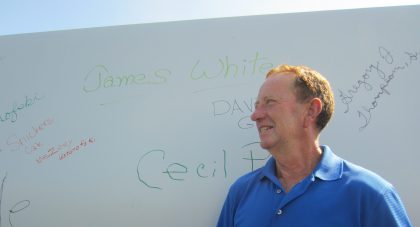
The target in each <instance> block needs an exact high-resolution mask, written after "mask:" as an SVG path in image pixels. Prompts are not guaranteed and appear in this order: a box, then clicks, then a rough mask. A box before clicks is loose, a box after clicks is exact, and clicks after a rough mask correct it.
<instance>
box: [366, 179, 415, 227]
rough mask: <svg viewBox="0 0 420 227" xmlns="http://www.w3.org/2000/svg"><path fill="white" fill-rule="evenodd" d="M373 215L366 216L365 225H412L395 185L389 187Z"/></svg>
mask: <svg viewBox="0 0 420 227" xmlns="http://www.w3.org/2000/svg"><path fill="white" fill-rule="evenodd" d="M370 213H371V215H369V216H368V217H366V224H365V225H364V226H366V227H369V226H375V227H382V226H383V227H385V226H386V227H411V226H412V225H411V223H410V220H409V218H408V215H407V212H406V210H405V208H404V205H403V203H402V201H401V198H400V197H399V195H398V193H397V192H396V191H395V189H394V188H393V187H391V188H388V189H387V190H386V191H385V192H384V194H383V196H382V198H380V199H379V201H378V203H377V205H376V206H375V208H374V209H372V210H371V211H370Z"/></svg>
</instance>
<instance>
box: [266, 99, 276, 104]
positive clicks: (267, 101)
mask: <svg viewBox="0 0 420 227" xmlns="http://www.w3.org/2000/svg"><path fill="white" fill-rule="evenodd" d="M273 102H275V101H274V99H267V100H266V101H265V103H266V104H270V103H273Z"/></svg>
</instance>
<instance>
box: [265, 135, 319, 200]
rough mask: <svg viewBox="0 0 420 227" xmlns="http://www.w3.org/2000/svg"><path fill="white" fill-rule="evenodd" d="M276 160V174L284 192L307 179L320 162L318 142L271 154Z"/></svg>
mask: <svg viewBox="0 0 420 227" xmlns="http://www.w3.org/2000/svg"><path fill="white" fill-rule="evenodd" d="M272 155H273V157H274V158H275V160H276V174H277V178H278V179H279V181H280V183H281V184H282V186H283V188H284V190H286V192H288V191H290V190H291V189H292V188H293V186H295V185H296V184H297V183H299V182H300V181H301V180H303V179H304V178H305V177H307V176H308V175H309V174H310V173H311V172H312V171H313V170H314V169H315V167H316V166H317V164H318V163H319V161H320V160H321V156H322V150H321V148H320V147H319V144H318V142H316V141H315V143H312V144H309V145H306V146H295V147H294V148H288V149H283V150H281V151H279V152H277V153H275V152H272Z"/></svg>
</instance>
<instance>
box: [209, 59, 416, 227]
mask: <svg viewBox="0 0 420 227" xmlns="http://www.w3.org/2000/svg"><path fill="white" fill-rule="evenodd" d="M333 111H334V97H333V93H332V91H331V88H330V85H329V83H328V81H327V80H326V79H325V78H324V77H322V75H320V74H319V73H318V72H316V71H314V70H312V69H310V68H308V67H305V66H290V65H281V66H278V67H276V68H274V69H272V70H271V71H270V72H269V73H268V74H267V76H266V80H265V82H264V83H263V85H262V86H261V88H260V91H259V94H258V99H257V101H256V103H255V111H254V113H253V114H252V115H251V119H252V120H253V121H255V122H256V125H257V128H258V132H259V137H260V140H261V147H262V148H264V149H266V150H268V151H269V152H270V153H271V155H272V157H271V158H270V159H269V160H268V161H267V163H266V165H265V166H264V167H262V168H260V169H258V170H256V171H253V172H251V173H248V174H246V175H244V176H242V177H240V178H239V179H238V180H237V181H236V182H235V183H234V184H233V185H232V186H231V188H230V190H229V194H228V196H227V198H226V201H225V203H224V206H223V209H222V211H221V215H220V217H219V221H218V224H217V226H218V227H233V226H235V227H265V226H291V227H300V226H305V227H307V226H310V227H312V226H313V227H329V226H331V227H346V226H349V227H350V226H351V227H355V226H371V227H381V226H387V227H393V226H404V227H405V226H411V223H410V221H409V218H408V216H407V213H406V211H405V209H404V206H403V204H402V201H401V200H400V198H399V196H398V194H397V192H396V191H395V189H394V188H393V186H392V185H391V184H390V183H388V182H387V181H385V180H384V179H382V178H381V177H380V176H378V175H376V174H375V173H373V172H371V171H369V170H366V169H364V168H362V167H359V166H357V165H355V164H352V163H350V162H348V161H346V160H343V159H341V158H340V157H338V156H336V155H335V154H334V153H333V152H332V150H331V149H330V148H329V147H328V146H320V145H319V142H318V138H319V134H320V132H321V131H322V129H323V128H324V127H325V126H326V124H327V123H328V121H329V120H330V118H331V116H332V113H333Z"/></svg>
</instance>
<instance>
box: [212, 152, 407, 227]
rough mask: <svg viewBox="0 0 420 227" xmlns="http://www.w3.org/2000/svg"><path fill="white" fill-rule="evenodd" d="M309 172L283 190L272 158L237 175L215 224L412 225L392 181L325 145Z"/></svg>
mask: <svg viewBox="0 0 420 227" xmlns="http://www.w3.org/2000/svg"><path fill="white" fill-rule="evenodd" d="M321 148H322V150H323V154H322V158H321V161H320V163H319V164H318V165H317V167H316V168H315V170H314V171H313V173H312V174H310V175H309V176H307V177H306V178H305V179H303V180H302V181H301V182H300V183H298V184H297V185H295V186H294V187H293V188H292V190H290V191H289V192H288V193H285V192H284V190H283V187H282V186H281V184H280V181H279V180H278V179H277V177H276V174H275V173H276V164H275V160H274V158H270V159H269V160H268V161H267V163H266V165H265V166H264V167H262V168H260V169H257V170H255V171H254V172H251V173H248V174H246V175H244V176H242V177H240V178H239V179H238V180H237V181H236V182H235V183H234V184H233V185H232V186H231V188H230V190H229V193H228V196H227V198H226V200H225V203H224V206H223V209H222V211H221V214H220V217H219V221H218V224H217V226H218V227H233V226H235V227H266V226H267V227H268V226H281V227H285V226H290V227H301V226H302V227H303V226H304V227H308V226H309V227H312V226H313V227H329V226H331V227H346V226H348V227H355V226H371V227H382V226H386V227H393V226H404V227H406V226H411V224H410V221H409V218H408V215H407V213H406V211H405V209H404V206H403V204H402V201H401V199H400V197H399V196H398V194H397V192H396V191H395V189H394V187H393V186H392V185H391V184H390V183H388V182H387V181H385V180H384V179H383V178H381V177H380V176H378V175H376V174H375V173H373V172H371V171H369V170H366V169H364V168H362V167H360V166H357V165H355V164H352V163H350V162H348V161H345V160H343V159H341V158H340V157H338V156H336V155H335V154H334V153H333V152H332V151H331V149H330V148H329V147H328V146H321Z"/></svg>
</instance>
